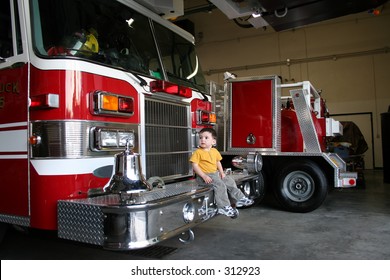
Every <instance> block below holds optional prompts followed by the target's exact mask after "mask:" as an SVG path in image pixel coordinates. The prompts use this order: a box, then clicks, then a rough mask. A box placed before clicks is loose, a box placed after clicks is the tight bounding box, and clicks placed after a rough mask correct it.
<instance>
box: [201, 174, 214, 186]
mask: <svg viewBox="0 0 390 280" xmlns="http://www.w3.org/2000/svg"><path fill="white" fill-rule="evenodd" d="M202 179H203V181H205V183H207V184H211V182H212V181H213V179H211V178H210V177H209V176H207V175H206V176H204V177H203V178H202Z"/></svg>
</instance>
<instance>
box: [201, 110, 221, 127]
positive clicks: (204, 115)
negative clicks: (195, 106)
mask: <svg viewBox="0 0 390 280" xmlns="http://www.w3.org/2000/svg"><path fill="white" fill-rule="evenodd" d="M197 115H198V124H216V123H217V116H216V114H215V113H213V112H209V111H202V110H199V111H198V112H197Z"/></svg>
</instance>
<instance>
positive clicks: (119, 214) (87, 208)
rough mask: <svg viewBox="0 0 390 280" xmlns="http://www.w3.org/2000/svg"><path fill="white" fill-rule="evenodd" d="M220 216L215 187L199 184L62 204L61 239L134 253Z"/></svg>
mask: <svg viewBox="0 0 390 280" xmlns="http://www.w3.org/2000/svg"><path fill="white" fill-rule="evenodd" d="M216 213H217V209H216V205H215V204H214V193H213V190H212V189H211V188H210V187H207V186H198V185H197V184H196V182H195V181H194V180H191V181H186V182H180V183H174V184H169V185H166V186H165V187H164V188H163V189H161V188H155V189H154V190H152V191H147V192H143V193H140V194H136V195H133V197H132V199H131V201H130V200H127V202H123V200H121V198H120V196H119V195H116V194H110V195H103V196H97V197H92V198H87V199H74V200H62V201H59V202H58V236H59V237H60V238H64V239H68V240H74V241H79V242H83V243H89V244H95V245H101V246H103V247H104V248H106V249H111V250H131V249H138V248H144V247H148V246H151V245H154V244H156V243H158V242H160V241H163V240H166V239H168V238H171V237H174V236H177V235H179V234H181V233H183V232H186V231H188V230H190V229H191V228H193V227H195V226H196V225H198V224H200V223H203V222H205V221H207V220H209V219H210V218H212V217H214V216H215V215H216Z"/></svg>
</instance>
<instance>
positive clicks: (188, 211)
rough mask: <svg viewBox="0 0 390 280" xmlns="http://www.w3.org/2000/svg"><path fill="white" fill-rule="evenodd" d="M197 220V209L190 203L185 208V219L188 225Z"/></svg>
mask: <svg viewBox="0 0 390 280" xmlns="http://www.w3.org/2000/svg"><path fill="white" fill-rule="evenodd" d="M194 218H195V207H194V205H193V204H192V203H190V202H188V203H186V204H185V205H184V207H183V219H184V221H185V222H186V223H191V222H192V221H193V220H194Z"/></svg>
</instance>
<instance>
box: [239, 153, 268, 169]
mask: <svg viewBox="0 0 390 280" xmlns="http://www.w3.org/2000/svg"><path fill="white" fill-rule="evenodd" d="M232 165H233V166H234V167H237V168H240V169H247V170H248V171H249V172H251V173H259V172H260V171H261V169H262V168H263V158H262V157H261V155H260V154H259V153H249V154H248V155H247V156H246V157H244V156H236V157H234V158H233V159H232Z"/></svg>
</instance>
